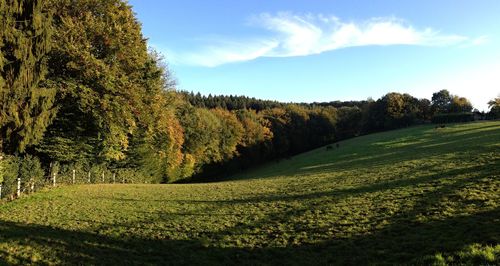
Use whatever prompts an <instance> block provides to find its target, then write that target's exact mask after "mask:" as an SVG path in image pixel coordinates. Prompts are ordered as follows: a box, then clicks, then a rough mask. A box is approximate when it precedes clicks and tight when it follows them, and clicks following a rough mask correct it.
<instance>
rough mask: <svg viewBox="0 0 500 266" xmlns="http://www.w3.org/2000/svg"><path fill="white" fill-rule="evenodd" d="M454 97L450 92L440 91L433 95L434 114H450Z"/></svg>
mask: <svg viewBox="0 0 500 266" xmlns="http://www.w3.org/2000/svg"><path fill="white" fill-rule="evenodd" d="M452 99H453V96H452V95H451V94H450V92H449V91H448V90H440V91H438V92H435V93H433V94H432V105H431V106H432V111H433V113H448V112H449V111H450V104H451V101H452Z"/></svg>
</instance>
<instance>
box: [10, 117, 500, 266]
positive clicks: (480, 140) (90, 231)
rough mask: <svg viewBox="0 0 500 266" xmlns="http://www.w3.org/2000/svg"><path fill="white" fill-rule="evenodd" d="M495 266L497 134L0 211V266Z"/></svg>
mask: <svg viewBox="0 0 500 266" xmlns="http://www.w3.org/2000/svg"><path fill="white" fill-rule="evenodd" d="M30 262H34V263H49V264H50V263H58V264H59V263H62V264H64V263H67V264H86V265H88V264H117V263H118V262H125V263H127V264H174V263H175V264H206V263H212V264H213V263H225V264H276V263H280V264H337V263H338V264H340V263H342V264H367V263H370V264H373V263H375V264H380V263H383V264H386V263H402V262H408V263H417V264H430V263H432V262H436V263H439V262H448V263H457V262H465V263H481V262H482V263H492V264H494V263H499V262H500V122H498V121H497V122H481V123H469V124H459V125H450V126H447V127H445V128H439V129H435V128H434V126H432V125H428V126H418V127H411V128H407V129H402V130H397V131H390V132H384V133H378V134H372V135H367V136H363V137H358V138H354V139H350V140H347V141H344V142H341V143H340V146H339V148H335V146H334V149H333V150H327V149H326V148H320V149H317V150H314V151H311V152H308V153H305V154H301V155H299V156H295V157H292V158H291V159H289V160H281V161H279V162H270V163H268V165H266V166H263V167H260V168H259V169H255V170H253V171H250V172H247V173H244V174H241V175H238V176H235V177H234V178H232V179H230V180H227V181H223V182H216V183H208V184H173V185H78V186H68V187H61V188H57V189H54V190H47V191H43V192H40V193H36V194H34V195H31V196H27V197H24V198H22V199H20V200H17V201H15V202H11V203H3V204H2V205H1V206H0V264H5V263H8V264H26V263H30Z"/></svg>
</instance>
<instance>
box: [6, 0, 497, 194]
mask: <svg viewBox="0 0 500 266" xmlns="http://www.w3.org/2000/svg"><path fill="white" fill-rule="evenodd" d="M0 19H1V21H0V24H1V25H2V28H1V29H0V52H1V53H0V151H1V153H2V154H3V155H2V159H1V161H0V181H2V182H3V184H4V193H9V191H12V187H13V184H14V183H15V182H16V181H15V180H16V179H17V177H21V178H22V182H23V185H25V186H24V187H30V188H31V189H34V188H38V187H41V186H43V185H44V184H46V183H47V182H50V180H51V178H53V176H54V175H57V176H59V177H60V180H61V182H69V176H70V172H71V171H73V170H75V171H76V173H77V175H78V181H77V182H112V180H111V177H113V179H114V178H116V179H117V180H120V181H121V182H147V183H160V182H176V181H180V180H186V179H190V178H193V177H195V178H197V179H201V180H207V178H209V177H213V176H218V177H222V176H224V175H227V174H230V173H234V172H237V171H241V170H242V169H245V168H248V167H251V166H255V165H257V164H260V163H263V162H267V161H270V160H280V159H286V158H287V157H289V156H292V155H294V154H297V153H301V152H304V151H307V150H310V149H313V148H317V147H320V146H322V145H325V144H328V143H333V142H336V141H339V140H342V139H346V138H351V137H355V136H358V135H360V134H367V133H370V132H376V131H383V130H389V129H395V128H400V127H407V126H411V125H414V124H420V123H427V122H430V121H431V120H433V119H434V120H435V122H439V123H444V122H458V121H467V120H471V119H473V118H474V114H473V113H472V109H473V107H472V106H471V104H470V102H469V101H468V100H467V99H465V98H462V97H459V96H455V95H451V94H450V93H449V92H448V91H447V90H441V91H438V92H436V93H435V94H434V95H433V96H432V99H431V100H428V99H417V98H415V97H413V96H411V95H408V94H400V93H388V94H386V95H385V96H383V97H382V98H380V99H378V100H371V99H369V100H366V101H352V102H338V101H337V102H329V103H313V104H307V103H301V104H293V103H279V102H275V101H263V100H257V99H254V98H248V97H240V96H238V97H237V96H211V95H209V96H202V95H200V94H194V93H188V92H177V91H176V90H175V79H174V77H172V75H171V73H170V72H169V70H168V67H167V64H166V63H165V62H164V59H163V58H162V56H161V55H159V54H158V53H157V52H155V51H153V50H151V49H148V46H147V40H146V38H145V37H144V36H143V35H142V33H141V25H140V23H139V22H138V20H137V19H136V18H135V15H134V13H133V12H132V9H131V7H130V6H129V5H128V4H127V3H125V2H123V1H120V0H0ZM490 106H491V112H490V113H489V114H488V115H487V117H489V118H495V117H499V114H500V99H498V98H497V99H495V100H492V101H491V102H490ZM483 117H484V115H483ZM476 118H477V113H476ZM113 181H114V180H113ZM117 182H118V181H117ZM35 184H36V186H35ZM9 189H10V190H9Z"/></svg>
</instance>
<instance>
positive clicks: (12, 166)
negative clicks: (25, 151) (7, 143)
mask: <svg viewBox="0 0 500 266" xmlns="http://www.w3.org/2000/svg"><path fill="white" fill-rule="evenodd" d="M0 172H1V173H0V178H1V180H0V181H1V182H2V198H4V197H7V196H9V195H13V194H15V193H16V191H17V177H18V172H19V159H18V158H17V157H14V156H4V158H3V159H2V160H1V161H0Z"/></svg>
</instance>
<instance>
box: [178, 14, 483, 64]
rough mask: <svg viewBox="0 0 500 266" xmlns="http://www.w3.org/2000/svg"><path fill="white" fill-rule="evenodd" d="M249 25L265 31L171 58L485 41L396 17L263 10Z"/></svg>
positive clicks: (212, 59)
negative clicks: (349, 17) (418, 26)
mask: <svg viewBox="0 0 500 266" xmlns="http://www.w3.org/2000/svg"><path fill="white" fill-rule="evenodd" d="M249 24H250V25H253V26H258V27H262V28H263V29H265V30H266V31H267V34H265V35H266V36H263V37H256V38H253V39H249V40H241V39H240V40H235V39H234V40H231V39H230V38H224V37H220V38H219V40H217V41H214V42H212V43H209V44H208V45H205V46H204V47H202V48H201V49H199V50H198V51H194V52H188V53H181V54H176V55H175V57H176V58H177V59H178V60H177V61H178V62H179V63H182V64H188V65H198V66H206V67H215V66H219V65H223V64H227V63H233V62H243V61H249V60H254V59H257V58H260V57H293V56H307V55H314V54H320V53H323V52H327V51H333V50H336V49H342V48H348V47H356V46H371V45H418V46H450V45H458V44H460V45H464V46H471V45H479V44H482V43H483V42H484V41H485V37H484V36H482V37H480V38H477V39H471V38H470V37H466V36H462V35H455V34H444V33H441V32H439V31H437V30H434V29H432V28H425V29H416V28H414V27H413V26H412V25H410V24H409V23H407V22H405V21H403V20H401V19H397V18H371V19H368V20H366V21H361V22H345V21H342V20H341V19H339V18H337V17H334V16H324V15H311V14H308V15H296V14H292V13H278V14H276V15H271V14H267V13H264V14H260V15H258V16H255V17H252V18H251V19H250V23H249Z"/></svg>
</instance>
